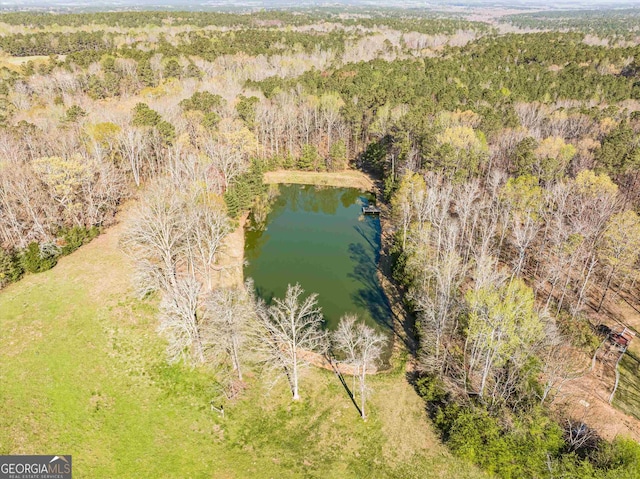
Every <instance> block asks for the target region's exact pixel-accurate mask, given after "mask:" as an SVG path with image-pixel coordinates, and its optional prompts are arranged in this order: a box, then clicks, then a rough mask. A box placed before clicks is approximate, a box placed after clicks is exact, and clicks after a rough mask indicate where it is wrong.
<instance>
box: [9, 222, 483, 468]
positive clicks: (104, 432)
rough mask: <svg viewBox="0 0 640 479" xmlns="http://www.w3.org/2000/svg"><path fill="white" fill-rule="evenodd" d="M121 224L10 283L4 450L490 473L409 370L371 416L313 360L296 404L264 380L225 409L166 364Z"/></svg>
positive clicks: (91, 458) (160, 464)
mask: <svg viewBox="0 0 640 479" xmlns="http://www.w3.org/2000/svg"><path fill="white" fill-rule="evenodd" d="M116 243H117V234H116V232H115V231H110V232H107V234H105V235H103V236H101V237H99V238H98V239H96V240H94V241H93V242H92V243H91V244H89V245H87V246H84V247H82V248H81V249H80V250H78V251H77V252H75V253H74V254H72V255H70V256H68V257H66V258H63V259H62V260H61V261H60V263H59V264H58V266H56V267H55V268H54V269H53V270H51V271H47V272H45V273H41V274H38V275H31V276H28V277H26V278H25V279H23V280H22V281H21V282H19V283H17V284H14V285H11V286H9V287H8V288H6V289H5V290H3V291H2V292H0V454H72V455H73V462H74V474H75V477H78V478H84V477H87V478H128V477H131V478H139V477H153V478H165V477H166V478H173V477H175V478H199V477H202V478H205V477H206V478H211V477H216V478H225V477H229V478H232V477H238V478H243V477H252V478H276V477H277V478H288V477H316V478H348V477H398V478H404V477H421V478H424V477H443V478H444V477H456V478H475V477H484V476H483V475H482V474H481V473H479V472H478V471H477V470H476V469H475V468H473V467H472V466H469V465H467V464H466V463H464V462H462V461H460V460H458V459H456V458H453V457H452V456H450V455H449V453H448V452H447V451H446V449H445V448H444V446H442V445H441V444H440V443H439V441H438V440H437V438H436V436H435V434H434V433H433V431H432V429H431V426H430V424H429V422H428V420H427V419H426V415H425V413H424V407H423V403H422V402H421V400H420V399H419V398H418V397H417V396H416V395H415V393H414V392H413V390H412V389H411V387H410V386H409V385H408V384H407V383H406V382H405V380H404V375H403V372H402V371H400V370H399V371H397V372H396V373H392V374H385V375H381V376H379V377H375V378H372V381H371V385H372V386H373V389H374V391H375V394H374V397H373V398H372V401H371V413H370V418H369V419H368V420H367V421H366V422H363V421H361V420H360V419H359V418H358V416H357V413H356V411H355V409H354V408H353V406H352V404H351V402H350V400H349V398H348V397H347V395H346V394H345V393H344V390H343V389H342V387H341V385H340V383H339V382H338V381H337V379H336V378H335V377H334V376H333V375H332V374H331V373H330V372H328V371H320V370H315V369H311V370H309V371H308V373H307V375H306V377H305V379H304V382H303V383H302V389H301V394H302V396H303V398H302V400H301V401H300V402H299V403H292V402H291V400H290V395H289V393H288V391H287V390H286V388H285V387H284V384H280V385H277V386H276V387H275V388H274V389H272V390H271V391H266V390H265V389H264V388H263V387H262V386H261V385H260V384H259V382H258V380H257V378H255V377H253V378H250V379H249V384H250V387H249V389H248V390H247V391H246V392H245V394H244V396H243V397H242V399H240V400H239V401H237V402H235V403H232V404H227V405H226V406H225V412H226V417H225V418H221V417H220V416H218V415H217V414H216V413H214V412H213V411H211V409H210V407H209V404H210V401H211V400H212V399H213V400H215V401H220V396H219V389H218V388H217V383H216V380H215V377H214V376H213V374H212V373H211V372H208V371H204V370H197V369H196V370H193V369H190V368H185V367H182V366H168V365H167V364H166V363H165V361H164V353H163V350H164V345H163V343H162V340H161V339H160V338H159V337H158V335H157V333H156V331H155V329H156V324H155V319H154V315H155V305H154V303H153V301H151V302H141V301H138V300H136V299H134V298H132V297H131V294H130V286H129V279H128V278H129V274H130V270H129V267H128V265H127V262H126V260H125V258H124V257H123V256H122V255H121V254H120V253H119V251H118V249H117V247H116Z"/></svg>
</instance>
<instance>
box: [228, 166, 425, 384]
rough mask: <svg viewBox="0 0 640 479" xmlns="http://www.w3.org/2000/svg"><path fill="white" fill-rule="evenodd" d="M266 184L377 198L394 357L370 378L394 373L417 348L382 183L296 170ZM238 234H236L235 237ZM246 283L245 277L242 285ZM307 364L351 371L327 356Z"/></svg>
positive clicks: (275, 174) (360, 175)
mask: <svg viewBox="0 0 640 479" xmlns="http://www.w3.org/2000/svg"><path fill="white" fill-rule="evenodd" d="M263 178H264V180H263V181H264V182H265V183H266V184H282V183H289V184H302V185H315V186H331V187H344V188H359V189H361V190H365V191H369V192H371V193H373V194H374V195H375V197H376V202H377V205H378V206H379V207H380V209H381V212H380V230H381V231H380V257H379V260H378V265H377V268H376V275H377V277H378V281H379V282H380V287H381V288H382V291H383V293H384V295H385V296H386V298H387V301H388V303H389V309H390V311H391V315H392V317H391V321H390V323H391V324H392V325H393V326H392V327H391V330H390V331H389V334H390V340H391V345H390V350H391V352H390V354H389V356H388V357H387V359H385V361H384V364H382V365H381V366H380V367H379V368H377V369H376V370H375V371H371V373H369V374H378V373H388V372H391V371H393V369H394V365H397V364H398V360H401V359H402V353H403V352H404V351H408V352H409V353H412V352H413V350H414V349H415V347H414V346H413V338H412V335H411V334H410V333H409V328H410V327H412V325H410V324H408V319H410V318H409V315H408V314H407V311H406V310H405V308H404V306H403V303H402V299H401V294H400V291H399V290H398V287H397V286H396V284H395V283H394V282H393V279H392V276H391V275H392V258H391V254H390V249H391V246H392V244H391V242H392V240H393V228H392V226H391V218H390V215H391V211H390V207H389V205H387V204H386V203H384V202H383V198H382V195H383V190H382V185H381V184H380V182H379V181H377V180H374V179H373V178H372V177H371V176H369V175H368V174H366V173H364V172H362V171H359V170H345V171H341V172H315V171H296V170H278V171H269V172H266V173H264V177H263ZM247 217H248V214H247V213H245V214H244V215H243V217H242V221H241V225H240V226H239V229H240V228H242V231H243V234H244V224H245V222H246V218H247ZM235 233H236V232H234V233H233V234H235ZM242 246H243V249H242V253H243V256H242V261H244V236H243V237H242ZM240 272H242V273H243V272H244V271H243V268H240ZM243 283H244V275H242V280H241V281H240V284H243ZM304 355H305V356H306V359H307V361H309V363H310V364H312V365H313V366H316V367H318V368H321V369H326V370H330V371H332V370H334V366H335V367H337V369H338V370H339V371H340V372H341V373H343V374H344V373H346V374H349V372H350V369H349V368H348V367H347V366H345V365H341V364H340V363H334V364H333V365H332V364H331V363H329V362H328V361H327V359H326V358H325V356H323V355H320V354H317V353H314V352H311V351H304Z"/></svg>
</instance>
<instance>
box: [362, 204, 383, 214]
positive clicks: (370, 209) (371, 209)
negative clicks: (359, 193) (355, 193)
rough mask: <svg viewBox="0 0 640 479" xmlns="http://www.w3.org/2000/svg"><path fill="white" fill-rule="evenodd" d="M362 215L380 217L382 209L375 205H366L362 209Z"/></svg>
mask: <svg viewBox="0 0 640 479" xmlns="http://www.w3.org/2000/svg"><path fill="white" fill-rule="evenodd" d="M362 214H363V215H379V214H380V208H378V207H377V206H374V205H366V206H363V207H362Z"/></svg>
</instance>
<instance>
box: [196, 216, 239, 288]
mask: <svg viewBox="0 0 640 479" xmlns="http://www.w3.org/2000/svg"><path fill="white" fill-rule="evenodd" d="M191 215H192V228H191V230H190V234H189V235H188V237H187V243H188V250H189V253H190V260H191V262H192V264H193V268H194V270H195V272H196V273H197V274H198V276H199V277H200V278H201V279H202V280H203V281H206V285H207V289H209V290H211V288H212V286H213V284H212V276H211V270H212V268H213V265H214V263H215V261H216V258H217V256H218V253H219V252H220V249H221V247H222V244H223V241H224V239H225V237H226V236H227V235H228V234H229V233H230V232H231V230H232V228H231V222H230V220H229V217H228V216H227V215H226V213H225V212H224V211H223V210H222V206H221V205H220V206H218V205H215V204H198V205H195V206H194V207H193V209H192V211H191Z"/></svg>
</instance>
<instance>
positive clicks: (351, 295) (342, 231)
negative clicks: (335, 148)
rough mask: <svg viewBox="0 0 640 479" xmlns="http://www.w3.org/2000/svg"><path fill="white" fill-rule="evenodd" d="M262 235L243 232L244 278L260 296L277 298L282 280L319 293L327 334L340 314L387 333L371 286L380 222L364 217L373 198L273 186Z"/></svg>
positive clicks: (382, 299) (383, 309)
mask: <svg viewBox="0 0 640 479" xmlns="http://www.w3.org/2000/svg"><path fill="white" fill-rule="evenodd" d="M278 190H279V194H277V196H276V198H275V199H274V200H273V202H272V205H271V207H272V209H271V212H270V213H269V215H268V217H267V219H266V222H265V227H264V229H263V230H251V229H248V230H247V231H246V237H245V240H246V242H245V258H246V260H247V262H248V264H247V266H246V267H245V271H244V274H245V277H246V278H253V280H254V281H255V286H256V291H257V293H258V295H259V296H260V297H262V298H263V299H264V300H265V301H267V302H269V301H270V300H271V299H272V298H274V297H277V298H281V297H283V296H284V294H285V291H286V289H287V285H288V284H289V283H291V284H295V283H296V282H298V283H300V285H301V286H302V288H303V289H304V290H305V294H308V293H318V304H319V306H320V307H321V308H322V312H323V315H324V318H325V321H326V326H327V327H328V328H329V329H334V328H335V326H336V325H337V323H338V321H339V319H340V317H341V316H342V315H344V314H345V313H356V314H357V315H358V316H359V317H360V318H364V319H365V321H366V322H367V323H368V324H370V325H372V326H376V328H377V329H379V330H388V328H389V323H390V321H391V319H390V318H391V313H390V310H389V304H388V301H387V298H386V296H385V295H384V292H383V290H382V287H381V285H380V283H379V281H378V277H377V275H376V269H377V264H378V258H379V254H380V220H379V219H378V218H377V217H374V216H363V215H362V205H363V204H367V203H368V202H369V201H370V200H372V199H373V196H372V195H370V194H368V193H363V192H361V191H360V190H357V189H354V188H333V187H314V186H306V185H279V187H278Z"/></svg>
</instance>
